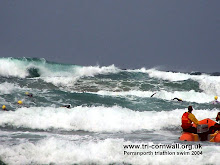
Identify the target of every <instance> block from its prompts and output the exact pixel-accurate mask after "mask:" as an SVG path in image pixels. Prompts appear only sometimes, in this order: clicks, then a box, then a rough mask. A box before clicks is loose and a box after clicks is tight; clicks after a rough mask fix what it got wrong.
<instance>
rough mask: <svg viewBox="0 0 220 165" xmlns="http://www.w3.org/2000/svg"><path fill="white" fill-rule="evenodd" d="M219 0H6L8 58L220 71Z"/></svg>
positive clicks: (3, 51)
mask: <svg viewBox="0 0 220 165" xmlns="http://www.w3.org/2000/svg"><path fill="white" fill-rule="evenodd" d="M219 53H220V1H218V0H212V1H208V0H193V1H192V0H184V1H179V0H19V1H12V0H0V56H1V57H39V58H45V59H47V60H49V61H55V62H62V63H71V64H77V65H96V64H100V65H102V66H103V65H105V66H107V65H111V64H115V65H116V66H118V67H120V68H141V67H146V68H151V67H155V66H162V67H163V68H165V69H174V70H187V71H191V70H194V71H206V72H213V71H220V64H219V61H220V54H219Z"/></svg>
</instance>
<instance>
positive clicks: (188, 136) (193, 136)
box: [179, 132, 199, 141]
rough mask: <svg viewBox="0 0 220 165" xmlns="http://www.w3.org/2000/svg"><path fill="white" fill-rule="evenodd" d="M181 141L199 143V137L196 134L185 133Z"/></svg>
mask: <svg viewBox="0 0 220 165" xmlns="http://www.w3.org/2000/svg"><path fill="white" fill-rule="evenodd" d="M179 139H180V140H181V141H199V136H198V135H197V134H194V133H189V132H183V133H182V135H181V136H180V138H179Z"/></svg>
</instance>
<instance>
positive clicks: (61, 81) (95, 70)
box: [42, 65, 120, 86]
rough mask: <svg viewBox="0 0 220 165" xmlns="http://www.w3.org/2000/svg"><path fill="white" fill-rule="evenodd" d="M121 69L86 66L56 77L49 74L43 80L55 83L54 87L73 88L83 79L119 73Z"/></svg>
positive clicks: (111, 66) (112, 66)
mask: <svg viewBox="0 0 220 165" xmlns="http://www.w3.org/2000/svg"><path fill="white" fill-rule="evenodd" d="M119 71H120V69H118V68H117V67H115V66H114V65H110V66H107V67H105V66H103V67H100V66H87V67H86V66H84V67H74V68H72V71H69V72H68V73H66V74H62V73H61V74H60V75H54V74H49V75H47V76H44V77H42V79H43V80H44V81H46V82H49V83H53V84H54V85H58V86H59V85H60V86H73V85H74V83H75V82H76V81H77V80H78V79H79V78H81V77H85V76H90V77H92V76H95V75H98V74H109V73H117V72H119Z"/></svg>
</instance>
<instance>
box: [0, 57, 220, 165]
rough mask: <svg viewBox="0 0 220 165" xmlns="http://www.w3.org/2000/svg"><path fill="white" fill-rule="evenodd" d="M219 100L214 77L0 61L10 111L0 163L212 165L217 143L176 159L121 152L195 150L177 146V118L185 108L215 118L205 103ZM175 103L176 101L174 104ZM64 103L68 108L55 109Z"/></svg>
mask: <svg viewBox="0 0 220 165" xmlns="http://www.w3.org/2000/svg"><path fill="white" fill-rule="evenodd" d="M25 92H29V93H32V94H33V97H28V96H26V94H25ZM154 93H156V94H155V95H154V96H153V97H151V95H152V94H154ZM219 94H220V75H219V73H218V72H215V73H209V74H207V73H200V72H191V73H180V72H174V71H172V72H171V71H159V70H156V69H145V68H141V69H135V70H129V69H127V70H122V69H120V68H117V67H115V66H114V65H111V66H103V67H100V66H77V65H67V64H59V63H53V62H48V61H46V60H44V59H33V58H20V59H15V58H0V103H1V106H2V105H6V107H7V109H8V110H10V111H0V160H1V161H2V162H4V163H6V164H191V162H192V159H193V161H194V164H219V162H220V158H219V156H217V155H219V153H220V145H219V144H216V143H210V142H200V143H199V144H201V145H202V146H203V147H202V149H201V150H199V151H202V154H198V155H182V156H180V155H155V154H154V155H142V156H140V155H127V154H125V151H128V152H133V151H134V152H136V151H137V152H146V151H150V149H149V150H146V149H145V150H143V148H142V149H125V146H124V145H127V144H129V145H142V144H147V145H152V144H153V145H158V144H181V145H185V144H191V145H196V144H198V143H187V142H181V141H179V139H178V138H179V136H180V134H181V127H180V124H181V116H182V114H183V112H185V111H186V110H187V107H188V106H189V105H192V106H193V107H194V109H195V110H194V112H193V113H194V114H195V116H196V117H197V118H198V120H202V119H204V118H214V117H215V116H216V114H217V112H218V111H220V110H219V108H220V106H219V107H218V106H216V105H212V104H210V102H211V101H212V100H213V99H214V96H216V95H219ZM175 97H178V98H181V99H182V100H183V102H177V101H173V100H172V99H173V98H175ZM18 100H22V102H23V105H18V104H17V101H18ZM69 104H70V105H71V108H70V109H68V108H65V107H62V106H63V105H69ZM151 150H152V151H153V152H155V151H159V152H162V151H164V149H157V150H156V149H151ZM166 151H168V150H166ZM170 151H171V150H170ZM179 151H185V152H188V151H189V150H187V149H181V150H180V149H172V152H174V153H175V154H177V152H179ZM190 152H191V151H190ZM0 164H1V163H0Z"/></svg>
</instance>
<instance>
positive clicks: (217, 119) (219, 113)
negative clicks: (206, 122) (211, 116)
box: [215, 112, 220, 121]
mask: <svg viewBox="0 0 220 165" xmlns="http://www.w3.org/2000/svg"><path fill="white" fill-rule="evenodd" d="M218 115H220V112H218V114H217V116H216V118H215V119H216V121H219V120H220V119H219V118H218Z"/></svg>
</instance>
